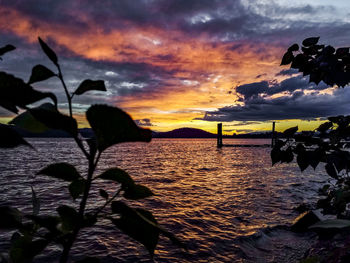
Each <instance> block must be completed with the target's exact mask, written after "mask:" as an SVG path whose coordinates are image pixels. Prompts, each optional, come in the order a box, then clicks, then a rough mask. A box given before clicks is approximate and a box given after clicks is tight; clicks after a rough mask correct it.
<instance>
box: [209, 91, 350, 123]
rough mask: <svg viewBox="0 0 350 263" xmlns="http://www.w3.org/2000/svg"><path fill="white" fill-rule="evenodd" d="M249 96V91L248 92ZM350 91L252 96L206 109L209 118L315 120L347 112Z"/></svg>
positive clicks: (298, 92) (349, 102)
mask: <svg viewBox="0 0 350 263" xmlns="http://www.w3.org/2000/svg"><path fill="white" fill-rule="evenodd" d="M249 95H250V94H249ZM349 109H350V90H349V89H346V88H345V89H342V88H338V89H336V90H332V91H331V92H326V93H322V92H320V91H317V90H314V91H313V92H311V93H309V94H305V93H304V91H294V92H292V93H290V94H289V95H284V96H280V97H276V98H272V97H263V96H260V95H256V96H249V97H247V98H246V100H245V101H244V104H243V105H233V106H226V107H222V108H219V109H218V110H216V111H210V112H206V114H205V116H204V118H203V120H207V121H222V122H230V121H268V120H286V119H304V120H314V119H315V118H322V117H327V116H335V115H343V114H348V113H349V111H350V110H349Z"/></svg>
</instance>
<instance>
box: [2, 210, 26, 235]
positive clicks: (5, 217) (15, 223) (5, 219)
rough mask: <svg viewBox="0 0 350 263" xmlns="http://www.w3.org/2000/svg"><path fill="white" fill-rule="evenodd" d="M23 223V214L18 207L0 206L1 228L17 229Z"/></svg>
mask: <svg viewBox="0 0 350 263" xmlns="http://www.w3.org/2000/svg"><path fill="white" fill-rule="evenodd" d="M21 224H22V215H21V212H20V211H19V210H18V209H17V208H13V207H10V206H0V230H6V229H16V228H18V227H19V226H21Z"/></svg>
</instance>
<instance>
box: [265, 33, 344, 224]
mask: <svg viewBox="0 0 350 263" xmlns="http://www.w3.org/2000/svg"><path fill="white" fill-rule="evenodd" d="M318 40H319V37H311V38H307V39H305V40H304V41H303V43H302V45H303V46H302V47H301V50H300V51H299V45H298V44H294V45H292V46H291V47H289V48H288V51H287V52H286V53H285V54H284V56H283V59H282V63H281V65H288V64H291V68H295V69H298V70H299V72H302V73H303V75H304V76H306V75H309V76H310V82H315V83H316V84H318V83H319V82H320V81H323V82H325V83H326V84H327V85H328V86H330V87H332V86H334V85H337V86H338V87H344V86H346V85H348V84H349V83H350V54H349V48H348V47H347V48H338V49H335V48H334V47H332V46H325V45H318V44H317V43H318ZM295 52H297V55H296V56H295V55H294V53H295ZM349 124H350V116H336V117H329V118H328V121H327V122H325V123H323V124H321V125H320V126H319V127H318V128H317V129H316V130H315V131H311V132H303V133H299V134H297V133H296V132H297V130H298V127H292V128H289V129H287V130H286V131H284V134H285V136H286V137H287V138H288V139H287V140H284V141H282V140H278V141H277V142H276V145H275V147H274V148H273V149H272V151H271V159H272V164H273V165H274V164H276V163H278V162H281V163H283V162H287V163H289V162H292V161H293V159H294V155H295V156H296V161H297V163H298V166H299V167H300V170H301V171H304V170H305V169H306V168H307V167H309V166H311V167H312V168H314V169H316V167H317V166H318V165H319V164H320V163H324V164H325V170H326V172H327V174H328V175H329V176H330V180H329V181H330V183H329V184H326V185H324V187H323V188H321V189H320V194H321V195H322V196H323V198H322V199H320V200H319V201H318V203H317V207H318V208H322V209H323V212H324V213H326V214H335V215H337V217H338V218H346V219H350V218H349V213H347V211H346V205H347V204H348V203H350V177H349V171H350V153H349V151H348V150H347V149H348V148H349V147H350V143H349V138H350V125H349ZM334 181H335V183H333V182H334ZM349 226H350V220H339V219H336V220H325V221H322V222H320V223H317V225H316V227H317V228H326V229H327V228H334V227H336V228H341V227H349Z"/></svg>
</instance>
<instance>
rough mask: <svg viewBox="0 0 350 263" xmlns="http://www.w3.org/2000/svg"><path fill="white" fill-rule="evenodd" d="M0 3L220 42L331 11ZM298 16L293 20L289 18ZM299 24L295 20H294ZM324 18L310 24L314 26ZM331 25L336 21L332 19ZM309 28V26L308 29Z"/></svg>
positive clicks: (67, 0) (290, 26)
mask: <svg viewBox="0 0 350 263" xmlns="http://www.w3.org/2000/svg"><path fill="white" fill-rule="evenodd" d="M1 5H3V6H7V7H12V8H15V9H16V10H19V11H20V12H22V13H23V14H25V15H28V16H31V17H35V18H37V19H39V20H43V21H45V22H48V23H55V24H56V23H64V24H69V29H70V30H76V31H77V33H78V32H79V30H81V31H83V30H86V29H88V28H89V26H90V24H89V23H91V22H93V24H96V25H98V26H99V27H100V29H102V30H106V31H109V30H111V29H115V28H118V29H125V30H128V29H129V28H130V27H131V26H133V25H134V26H156V27H157V28H163V29H176V30H181V31H183V32H187V33H190V34H191V35H193V34H195V35H196V34H202V33H209V34H210V35H211V36H212V37H216V38H217V39H222V38H223V39H225V40H224V41H230V40H237V39H241V38H246V39H254V38H255V39H256V40H257V39H258V38H259V37H261V35H268V34H271V33H272V34H273V35H274V36H277V34H280V33H281V32H283V31H284V30H285V29H287V30H286V31H288V32H290V31H293V30H294V31H299V32H301V31H303V28H308V27H307V25H310V24H312V22H308V23H305V22H307V21H308V20H310V19H309V18H310V17H309V16H313V15H316V14H319V13H321V12H325V10H327V12H332V11H333V10H332V8H331V7H330V6H311V5H307V4H304V5H299V6H289V7H288V6H281V5H279V4H278V3H276V2H275V1H269V2H265V3H264V4H261V3H260V2H252V3H251V5H248V4H246V3H245V2H244V1H238V0H237V1H232V0H153V1H148V0H138V1H130V0H118V1H113V0H105V1H103V2H101V1H88V2H84V1H71V0H61V1H47V0H18V1H6V2H2V3H1ZM297 15H298V16H300V17H301V19H302V20H303V19H305V20H304V21H298V22H295V21H293V20H292V19H290V18H289V17H293V16H297ZM299 23H300V24H299ZM318 24H319V26H320V27H322V24H327V22H326V21H324V22H323V23H315V24H313V25H312V26H313V27H315V26H317V25H318ZM332 26H336V25H335V24H332ZM308 32H310V31H308Z"/></svg>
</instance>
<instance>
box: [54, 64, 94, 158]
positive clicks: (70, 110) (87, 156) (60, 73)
mask: <svg viewBox="0 0 350 263" xmlns="http://www.w3.org/2000/svg"><path fill="white" fill-rule="evenodd" d="M57 69H58V75H57V77H58V78H59V79H60V80H61V83H62V86H63V89H64V92H65V93H66V97H67V103H68V107H69V116H70V117H71V118H73V110H72V97H73V96H72V97H71V96H70V95H69V91H68V88H67V85H66V83H65V82H64V79H63V75H62V71H61V67H60V65H59V64H58V65H57ZM73 138H74V140H75V142H76V143H77V144H78V146H79V148H80V149H81V150H82V152H83V153H84V155H85V157H86V158H87V159H89V153H88V152H87V151H86V150H85V148H84V145H83V143H82V141H81V140H80V139H79V138H78V136H77V135H74V136H73Z"/></svg>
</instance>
